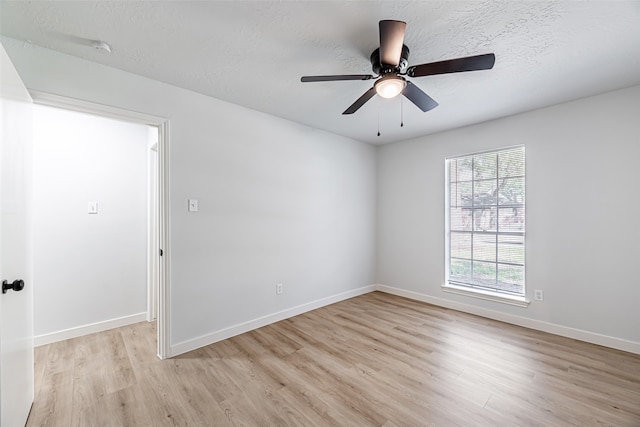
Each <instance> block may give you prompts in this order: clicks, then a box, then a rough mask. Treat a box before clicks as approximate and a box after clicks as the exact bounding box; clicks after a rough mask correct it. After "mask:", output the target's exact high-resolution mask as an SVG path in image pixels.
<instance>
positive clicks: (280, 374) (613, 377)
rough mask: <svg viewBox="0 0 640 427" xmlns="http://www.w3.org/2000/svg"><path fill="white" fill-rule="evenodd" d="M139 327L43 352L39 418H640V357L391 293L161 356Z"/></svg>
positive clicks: (191, 421)
mask: <svg viewBox="0 0 640 427" xmlns="http://www.w3.org/2000/svg"><path fill="white" fill-rule="evenodd" d="M155 334H156V331H155V325H154V324H152V323H146V322H145V323H139V324H135V325H132V326H127V327H122V328H119V329H114V330H111V331H107V332H102V333H99V334H93V335H89V336H86V337H82V338H76V339H72V340H68V341H63V342H59V343H54V344H50V345H46V346H42V347H38V348H37V349H36V398H35V403H34V405H33V409H32V412H31V416H30V418H29V422H28V424H27V425H28V426H38V427H40V426H64V427H67V426H83V427H84V426H173V425H178V426H384V427H395V426H397V427H399V426H446V427H449V426H554V427H555V426H565V425H576V426H596V425H597V426H600V425H606V426H634V427H638V426H640V356H638V355H633V354H630V353H625V352H621V351H617V350H611V349H607V348H604V347H599V346H596V345H592V344H587V343H583V342H579V341H575V340H571V339H567V338H562V337H558V336H554V335H549V334H545V333H542V332H537V331H533V330H530V329H525V328H520V327H516V326H512V325H507V324H504V323H500V322H496V321H492V320H488V319H484V318H481V317H476V316H472V315H467V314H464V313H460V312H456V311H452V310H447V309H443V308H439V307H435V306H432V305H429V304H424V303H421V302H417V301H412V300H408V299H404V298H400V297H396V296H392V295H387V294H383V293H379V292H374V293H371V294H367V295H363V296H360V297H357V298H353V299H350V300H347V301H343V302H340V303H337V304H334V305H331V306H328V307H324V308H321V309H318V310H314V311H312V312H309V313H305V314H303V315H300V316H297V317H294V318H291V319H288V320H284V321H281V322H278V323H275V324H273V325H270V326H266V327H263V328H260V329H258V330H255V331H252V332H249V333H245V334H242V335H239V336H237V337H234V338H231V339H228V340H225V341H221V342H219V343H216V344H212V345H210V346H208V347H205V348H202V349H199V350H196V351H193V352H190V353H187V354H184V355H182V356H179V357H176V358H174V359H170V360H163V361H161V360H158V359H157V358H156V356H155Z"/></svg>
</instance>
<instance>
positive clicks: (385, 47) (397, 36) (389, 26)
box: [300, 20, 496, 114]
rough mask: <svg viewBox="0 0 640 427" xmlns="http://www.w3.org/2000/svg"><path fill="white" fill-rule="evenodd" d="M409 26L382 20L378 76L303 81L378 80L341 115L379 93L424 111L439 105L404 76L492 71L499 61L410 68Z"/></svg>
mask: <svg viewBox="0 0 640 427" xmlns="http://www.w3.org/2000/svg"><path fill="white" fill-rule="evenodd" d="M406 27H407V23H406V22H403V21H393V20H384V21H380V23H379V28H380V47H379V48H378V49H376V50H374V51H373V53H372V54H371V67H372V69H373V72H374V73H375V74H376V75H375V76H373V75H371V74H342V75H330V76H304V77H302V78H301V79H300V81H302V82H303V83H307V82H328V81H338V80H370V79H373V78H376V79H377V80H376V81H375V83H374V84H373V87H372V88H371V89H369V90H368V91H366V92H365V93H364V94H363V95H362V96H361V97H360V98H358V99H357V100H356V102H354V103H353V104H351V106H350V107H349V108H347V109H346V110H345V111H344V112H343V113H342V114H353V113H355V112H356V111H358V109H359V108H360V107H362V106H363V105H364V104H365V103H366V102H367V101H368V100H370V99H371V98H372V97H373V96H374V95H375V94H376V93H377V94H378V95H380V96H381V97H383V98H393V97H396V96H398V95H400V94H402V95H404V96H406V97H407V98H408V99H409V101H411V102H413V103H414V104H415V105H416V106H417V107H418V108H420V109H421V110H422V111H429V110H431V109H433V108H435V107H437V106H438V103H437V102H436V101H435V100H434V99H433V98H431V97H430V96H429V95H427V94H426V93H424V92H423V91H422V89H420V88H419V87H418V86H416V85H414V84H413V83H411V82H410V81H408V80H407V79H406V78H405V77H404V76H407V77H424V76H433V75H436V74H447V73H460V72H463V71H476V70H490V69H491V68H493V64H494V63H495V62H496V57H495V55H494V54H493V53H487V54H484V55H475V56H467V57H465V58H456V59H447V60H445V61H438V62H431V63H428V64H420V65H412V66H411V67H408V65H409V63H408V59H409V48H408V47H407V46H406V45H405V44H404V33H405V29H406Z"/></svg>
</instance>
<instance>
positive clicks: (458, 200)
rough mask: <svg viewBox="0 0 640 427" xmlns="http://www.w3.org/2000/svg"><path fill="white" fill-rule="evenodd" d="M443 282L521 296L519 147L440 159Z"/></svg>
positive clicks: (521, 158)
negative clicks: (445, 265) (444, 243)
mask: <svg viewBox="0 0 640 427" xmlns="http://www.w3.org/2000/svg"><path fill="white" fill-rule="evenodd" d="M446 167H447V187H448V188H447V216H448V221H447V235H448V236H447V237H448V239H447V240H448V251H447V263H448V274H447V284H448V285H454V286H456V287H457V286H459V287H465V288H467V289H468V290H471V291H475V292H478V293H482V292H483V291H485V293H486V291H488V292H489V293H496V292H497V293H500V294H503V295H505V296H511V297H521V298H524V295H525V288H524V277H525V276H524V238H525V233H524V231H525V226H524V206H525V200H524V198H525V188H524V175H525V170H524V147H513V148H508V149H504V150H497V151H491V152H484V153H478V154H472V155H467V156H462V157H455V158H449V159H447V160H446Z"/></svg>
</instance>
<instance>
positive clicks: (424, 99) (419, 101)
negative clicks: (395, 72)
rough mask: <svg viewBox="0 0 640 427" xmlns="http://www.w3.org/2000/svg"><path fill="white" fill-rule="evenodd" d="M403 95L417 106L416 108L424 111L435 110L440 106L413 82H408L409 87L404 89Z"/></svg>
mask: <svg viewBox="0 0 640 427" xmlns="http://www.w3.org/2000/svg"><path fill="white" fill-rule="evenodd" d="M402 94H403V95H404V96H406V97H407V98H408V99H409V101H411V102H413V103H414V104H416V106H417V107H418V108H419V109H421V110H422V111H429V110H433V109H434V108H436V107H437V106H438V103H437V102H436V101H435V100H434V99H433V98H431V97H430V96H429V95H427V94H426V93H424V92H423V91H422V89H420V88H419V87H418V86H416V85H414V84H413V83H411V82H407V85H406V86H405V87H404V90H403V91H402Z"/></svg>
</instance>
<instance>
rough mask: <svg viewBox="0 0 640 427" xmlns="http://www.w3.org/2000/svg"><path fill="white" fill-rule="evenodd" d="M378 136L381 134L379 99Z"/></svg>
mask: <svg viewBox="0 0 640 427" xmlns="http://www.w3.org/2000/svg"><path fill="white" fill-rule="evenodd" d="M378 136H380V101H379V100H378Z"/></svg>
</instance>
